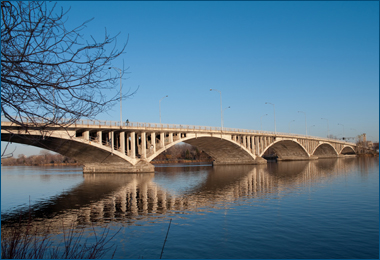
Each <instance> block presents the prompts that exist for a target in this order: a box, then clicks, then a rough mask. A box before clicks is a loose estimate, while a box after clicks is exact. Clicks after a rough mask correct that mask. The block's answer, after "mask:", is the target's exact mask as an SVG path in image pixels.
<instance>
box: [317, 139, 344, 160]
mask: <svg viewBox="0 0 380 260" xmlns="http://www.w3.org/2000/svg"><path fill="white" fill-rule="evenodd" d="M312 154H313V155H315V156H317V157H318V158H331V157H338V156H339V153H338V152H337V150H336V149H335V147H334V146H332V145H331V144H329V143H321V144H320V145H318V146H317V147H316V148H315V149H314V151H313V153H312Z"/></svg>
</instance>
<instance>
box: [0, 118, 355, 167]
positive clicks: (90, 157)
mask: <svg viewBox="0 0 380 260" xmlns="http://www.w3.org/2000/svg"><path fill="white" fill-rule="evenodd" d="M41 125H42V123H41ZM25 126H26V127H25ZM25 126H24V127H21V126H20V125H16V124H14V123H12V122H9V121H6V120H4V119H3V118H2V121H1V141H9V142H15V143H22V144H27V145H33V146H37V147H40V148H44V149H47V150H51V151H54V152H57V153H60V154H62V155H65V156H67V157H70V158H74V159H76V160H77V161H78V162H79V163H81V164H83V173H94V172H97V173H107V172H113V173H123V172H125V173H126V172H154V166H153V164H151V163H150V162H151V161H152V160H153V159H154V158H155V157H156V156H158V155H159V154H160V153H162V152H164V151H166V150H167V149H169V148H170V147H172V146H174V145H176V144H178V143H181V142H184V143H188V144H191V145H193V146H196V147H197V148H198V149H199V150H202V151H204V152H206V153H207V154H208V155H210V156H211V157H212V158H213V159H214V161H213V165H247V164H263V163H266V160H265V159H263V158H262V156H263V155H264V153H265V152H266V151H267V150H268V149H272V150H273V151H275V153H276V154H277V156H278V159H277V160H278V161H286V160H314V159H321V158H339V157H347V156H354V155H355V154H356V150H357V147H356V144H354V143H348V142H345V141H340V140H335V139H327V138H321V137H312V136H304V135H297V134H285V133H274V132H268V131H256V130H246V129H234V128H223V129H221V128H220V127H205V126H190V125H173V124H151V123H135V122H133V123H128V124H127V123H122V124H121V125H120V123H119V122H114V121H98V120H80V121H77V122H76V123H74V124H72V125H69V126H66V127H63V126H62V125H54V124H53V125H47V126H46V125H45V127H43V128H41V127H40V126H39V125H38V124H35V123H29V124H28V123H27V122H26V125H25Z"/></svg>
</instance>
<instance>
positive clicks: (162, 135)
mask: <svg viewBox="0 0 380 260" xmlns="http://www.w3.org/2000/svg"><path fill="white" fill-rule="evenodd" d="M160 145H161V148H164V147H165V133H160Z"/></svg>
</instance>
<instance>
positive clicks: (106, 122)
mask: <svg viewBox="0 0 380 260" xmlns="http://www.w3.org/2000/svg"><path fill="white" fill-rule="evenodd" d="M1 122H10V121H9V120H8V119H7V118H5V117H4V116H1ZM24 122H28V119H27V118H25V119H24ZM60 122H62V123H64V122H65V120H61V121H60ZM34 123H39V122H38V120H35V121H34ZM40 123H47V122H43V121H42V120H41V122H40ZM58 124H59V122H58ZM74 124H75V125H88V126H110V127H112V126H116V127H117V126H120V121H110V120H93V119H80V120H77V121H76V122H75V123H74ZM121 126H122V127H132V128H133V127H141V128H158V129H160V128H161V129H173V130H206V131H207V130H208V131H216V132H222V128H221V127H216V126H195V125H182V124H160V123H141V122H128V123H127V122H122V124H121ZM223 132H233V133H251V134H268V135H280V136H284V137H286V136H288V137H300V138H314V139H319V140H325V141H329V142H331V141H335V142H345V143H347V144H352V145H356V144H354V143H349V142H347V141H345V140H337V139H332V138H324V137H319V136H310V135H308V136H306V135H301V134H289V133H281V132H276V133H274V132H271V131H261V130H250V129H239V128H228V127H223Z"/></svg>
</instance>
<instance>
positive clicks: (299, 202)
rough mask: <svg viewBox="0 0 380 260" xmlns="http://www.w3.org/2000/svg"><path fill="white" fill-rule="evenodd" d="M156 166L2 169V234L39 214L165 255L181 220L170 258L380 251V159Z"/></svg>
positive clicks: (372, 254)
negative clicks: (120, 170)
mask: <svg viewBox="0 0 380 260" xmlns="http://www.w3.org/2000/svg"><path fill="white" fill-rule="evenodd" d="M155 169H156V172H155V173H145V174H125V175H124V174H96V175H94V174H85V175H83V174H82V169H81V168H75V167H61V168H58V167H51V168H46V167H44V168H42V167H41V168H40V167H2V168H1V217H2V231H3V230H5V229H7V226H8V225H10V223H12V222H14V221H17V220H18V218H19V216H20V215H21V216H23V215H24V216H27V215H28V212H32V215H33V219H34V221H33V224H34V225H37V226H38V225H47V224H48V225H50V226H51V227H53V228H52V232H55V231H57V232H58V230H60V228H61V226H62V223H74V225H75V226H76V227H78V228H79V227H91V225H94V226H95V227H96V229H97V230H102V229H103V228H104V227H108V228H110V230H111V233H112V232H116V231H117V230H119V229H120V228H121V230H120V231H119V233H117V235H116V237H115V238H114V239H113V241H112V242H113V243H114V244H116V245H117V246H118V248H117V251H116V255H115V258H120V259H122V258H159V257H160V253H161V249H162V246H163V243H164V240H165V236H166V233H167V231H168V226H169V221H170V219H172V222H171V226H170V231H169V235H168V239H167V242H166V245H165V250H164V254H163V258H235V259H236V258H272V259H273V258H309V259H310V258H346V259H347V258H351V259H352V258H367V259H369V258H377V259H378V258H379V160H378V158H347V159H331V160H330V159H325V160H317V161H310V162H280V163H268V164H267V165H256V166H255V165H251V166H216V167H211V166H210V165H157V166H156V168H155ZM54 230H55V231H54ZM88 235H89V241H90V242H91V241H92V239H93V237H91V233H88ZM108 257H109V256H108Z"/></svg>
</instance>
